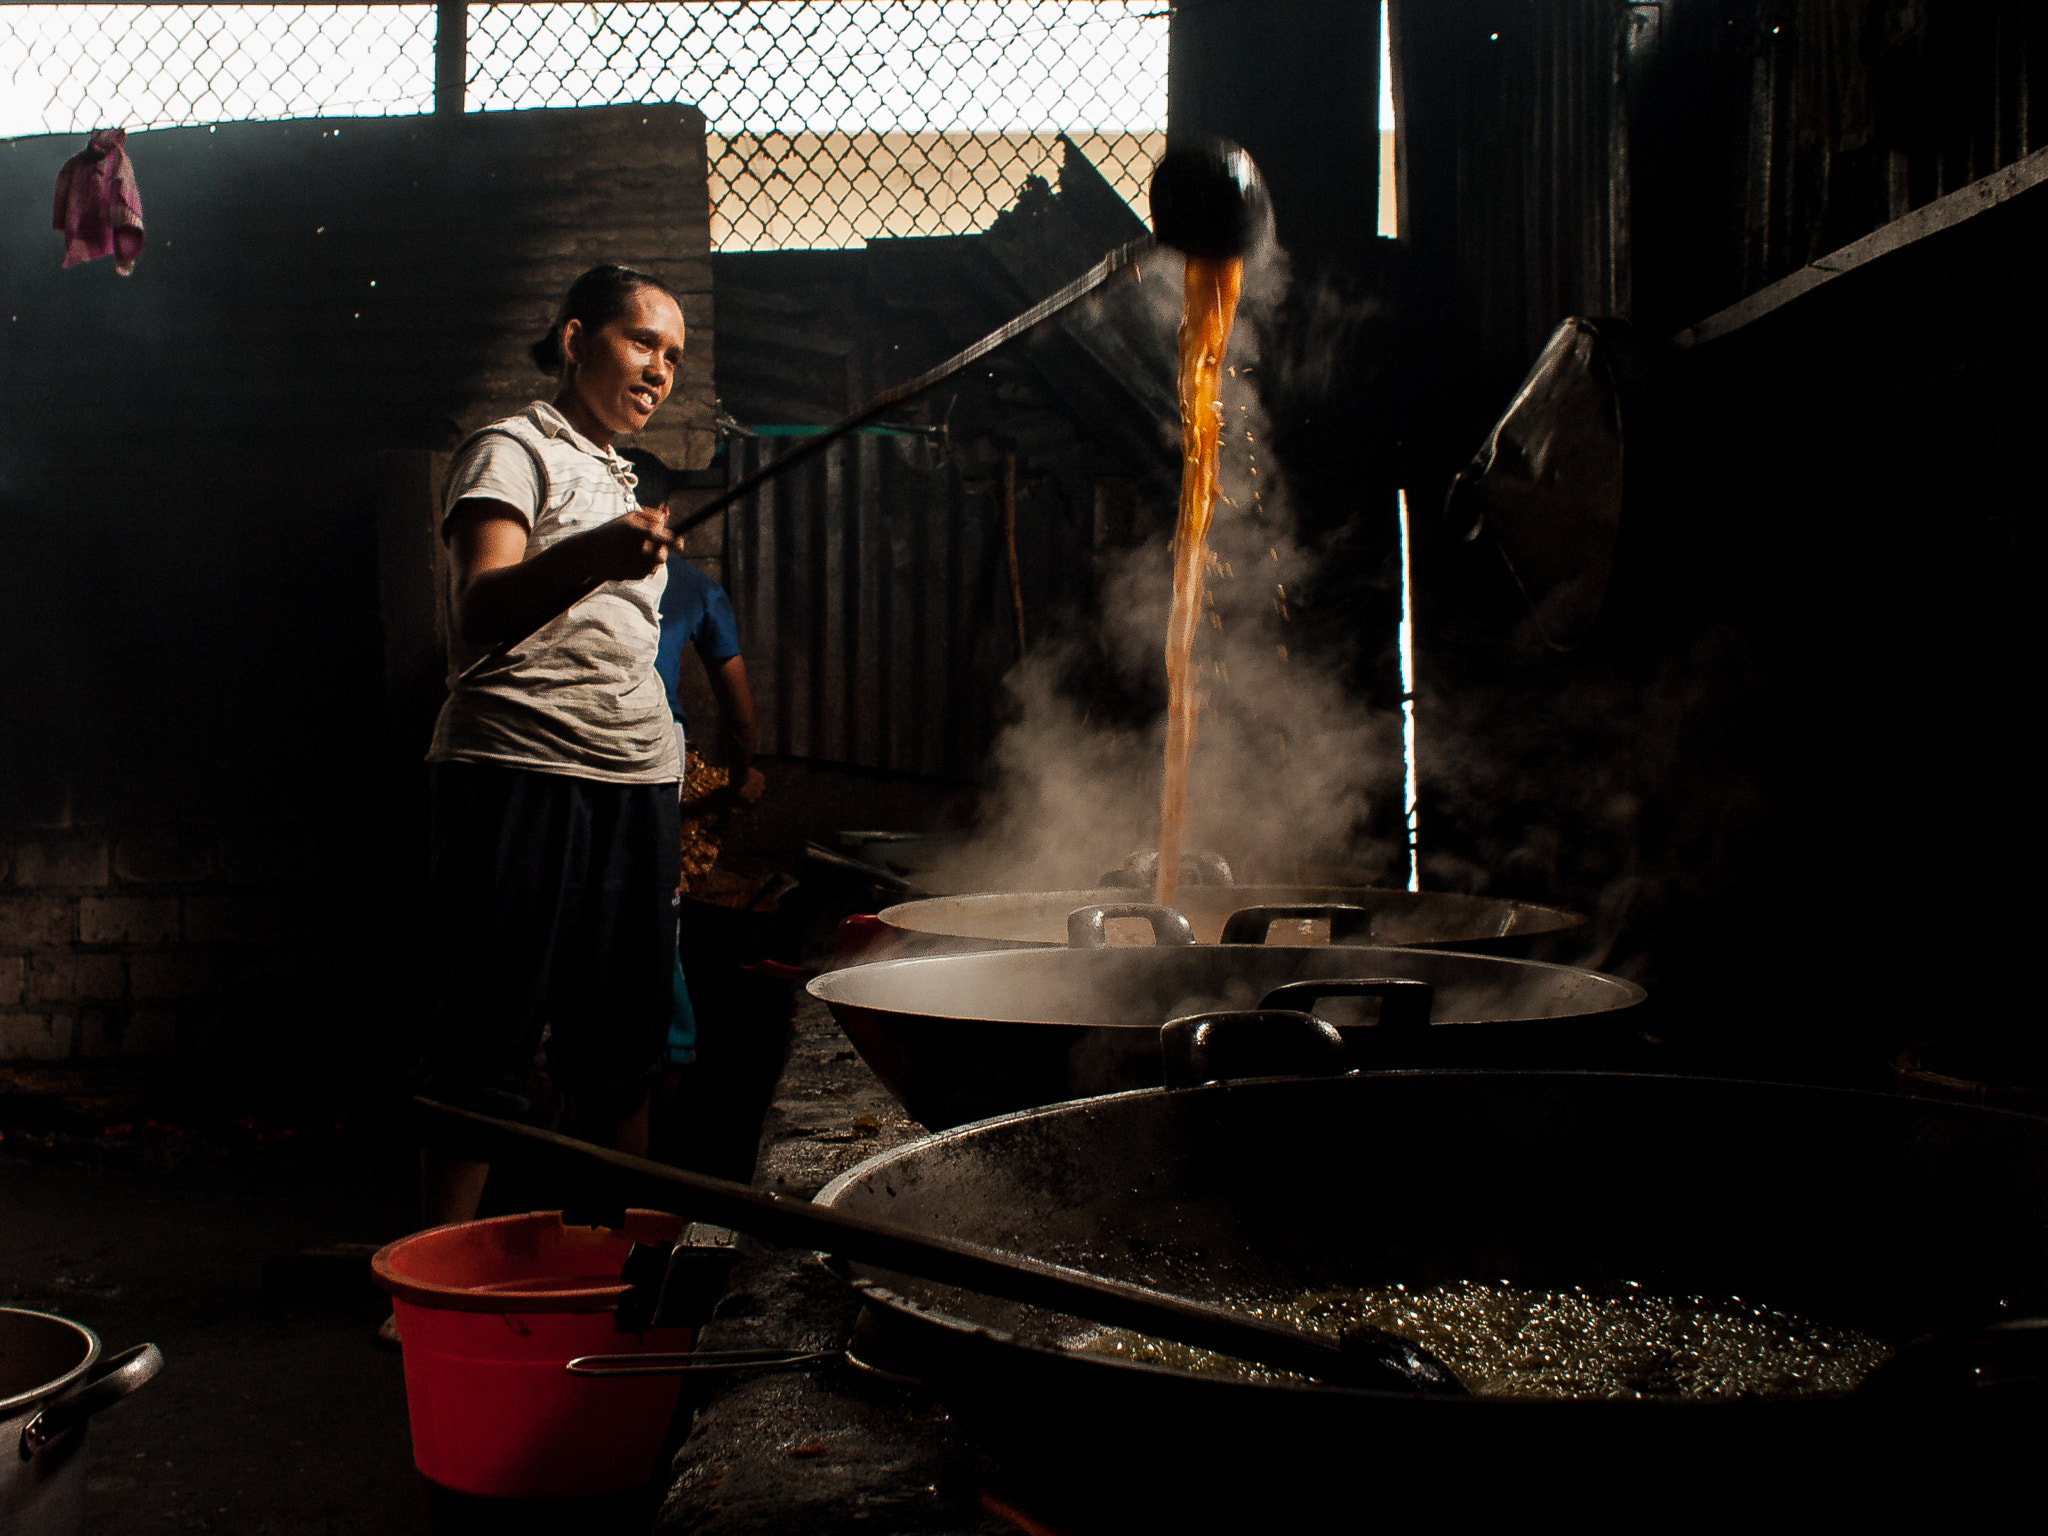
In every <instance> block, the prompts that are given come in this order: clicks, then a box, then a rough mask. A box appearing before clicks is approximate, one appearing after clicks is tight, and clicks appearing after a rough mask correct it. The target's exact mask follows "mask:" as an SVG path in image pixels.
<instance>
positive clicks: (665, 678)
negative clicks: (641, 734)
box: [654, 559, 740, 727]
mask: <svg viewBox="0 0 2048 1536" xmlns="http://www.w3.org/2000/svg"><path fill="white" fill-rule="evenodd" d="M686 645H694V646H695V647H696V648H697V654H698V655H699V656H701V657H703V658H704V665H705V666H707V667H708V666H711V665H713V664H715V663H717V662H721V661H730V660H731V659H732V658H733V657H735V656H737V655H739V653H740V627H739V623H738V621H737V620H735V619H734V618H733V616H732V603H731V602H730V601H728V600H727V598H726V595H725V588H723V587H721V586H720V585H719V584H718V583H717V582H715V581H713V580H712V579H711V578H710V577H709V576H706V575H705V574H704V573H703V572H702V571H700V570H699V569H698V568H697V567H696V566H694V565H692V564H690V562H689V561H687V560H678V559H671V560H670V561H669V562H668V587H667V589H666V590H665V591H664V592H663V593H662V594H661V648H660V649H659V650H657V651H656V652H655V653H654V670H655V671H656V672H658V673H660V674H661V686H662V687H664V688H666V689H667V690H668V708H669V713H670V714H672V715H674V716H675V717H676V719H678V720H682V719H683V701H682V700H681V699H680V698H679V697H677V694H676V679H677V678H678V677H680V676H681V675H682V670H683V647H684V646H686ZM688 723H689V722H688V721H684V725H685V726H686V727H687V725H688Z"/></svg>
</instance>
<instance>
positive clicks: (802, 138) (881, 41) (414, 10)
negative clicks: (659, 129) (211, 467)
mask: <svg viewBox="0 0 2048 1536" xmlns="http://www.w3.org/2000/svg"><path fill="white" fill-rule="evenodd" d="M468 30H469V42H468V69H467V77H468V89H467V106H468V109H469V110H470V111H507V110H516V109H520V108H531V107H572V106H598V105H603V104H610V103H621V102H637V101H682V102H690V103H694V104H695V105H697V106H699V107H701V108H702V109H703V111H704V114H705V117H706V120H707V122H708V125H709V129H710V135H711V143H710V156H711V195H712V240H713V243H714V244H715V245H716V246H717V247H718V248H719V249H722V250H759V249H774V248H782V247H791V246H796V247H821V246H843V245H857V244H859V243H860V242H862V241H863V240H866V239H870V238H875V237H881V236H902V235H938V234H964V233H968V232H971V231H973V230H977V229H983V228H986V227H987V226H988V224H989V222H990V221H991V220H992V219H993V218H994V217H995V215H996V213H997V212H999V211H1000V210H1001V209H1002V208H1004V207H1006V206H1008V204H1009V203H1011V202H1012V201H1014V200H1015V198H1016V195H1017V190H1018V188H1019V187H1020V186H1021V185H1022V184H1023V181H1024V179H1025V177H1027V176H1029V175H1034V174H1036V175H1043V176H1047V177H1048V179H1050V178H1051V177H1052V176H1053V175H1055V174H1056V173H1057V167H1058V164H1059V150H1058V146H1057V143H1056V136H1057V135H1058V134H1060V133H1066V134H1067V135H1069V136H1070V137H1071V138H1073V139H1074V140H1075V141H1076V142H1077V143H1078V144H1079V145H1080V147H1081V148H1082V149H1083V150H1084V151H1085V152H1086V153H1087V155H1088V156H1089V158H1090V159H1091V160H1093V161H1094V162H1095V164H1096V166H1097V167H1098V168H1099V169H1100V170H1101V171H1102V173H1103V175H1104V176H1106V177H1107V178H1108V180H1109V182H1110V184H1111V185H1112V186H1114V187H1115V188H1116V189H1117V190H1118V191H1119V192H1120V193H1122V194H1123V196H1124V197H1125V198H1126V199H1128V200H1129V201H1130V202H1131V204H1132V205H1133V206H1134V207H1135V208H1136V209H1137V210H1138V212H1139V213H1140V214H1141V215H1142V214H1144V213H1145V212H1146V211H1147V210H1146V205H1145V195H1144V188H1145V181H1146V178H1147V177H1148V176H1149V174H1150V172H1151V168H1152V163H1153V161H1154V160H1155V159H1156V158H1157V156H1158V154H1159V151H1160V149H1161V147H1162V145H1163V143H1164V137H1165V127H1166V49H1167V10H1166V6H1165V4H1164V3H1163V0H718V3H703V0H692V3H683V4H613V5H575V4H539V5H489V6H486V5H472V6H470V7H469V27H468ZM434 39H435V9H434V7H432V6H408V5H355V6H347V5H342V6H139V5H127V6H104V7H102V6H48V5H46V6H6V7H0V133H7V134H20V133H47V132H73V131H84V130H86V129H90V128H94V127H103V126H112V125H120V126H125V127H128V128H131V129H138V128H156V127H168V126H172V125H176V124H185V123H201V122H218V121H224V120H230V119H241V118H275V117H311V116H322V117H326V116H379V115H383V114H387V113H409V112H424V111H428V110H431V108H432V106H433V100H434Z"/></svg>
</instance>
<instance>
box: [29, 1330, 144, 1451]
mask: <svg viewBox="0 0 2048 1536" xmlns="http://www.w3.org/2000/svg"><path fill="white" fill-rule="evenodd" d="M163 1368H164V1356H163V1351H162V1350H160V1349H158V1348H157V1347H156V1346H155V1345H154V1344H138V1345H136V1346H135V1347H134V1348H133V1349H124V1350H122V1351H121V1353H120V1354H118V1355H116V1356H114V1358H113V1359H111V1360H109V1361H107V1362H106V1363H105V1364H104V1365H102V1366H101V1368H100V1369H99V1370H98V1371H97V1372H95V1373H94V1374H93V1375H92V1376H90V1377H88V1378H87V1382H86V1385H85V1386H84V1387H83V1388H81V1389H80V1390H79V1391H76V1392H73V1393H71V1394H69V1395H68V1396H66V1397H63V1398H60V1399H58V1401H56V1402H54V1403H52V1404H50V1406H49V1407H47V1408H45V1409H44V1410H43V1411H42V1412H41V1413H39V1414H37V1415H36V1416H35V1417H34V1418H32V1419H30V1420H29V1421H28V1423H27V1424H25V1425H23V1426H22V1431H21V1459H22V1460H23V1461H27V1460H28V1459H29V1458H30V1457H31V1456H33V1455H35V1453H36V1452H37V1451H39V1450H41V1449H42V1448H43V1447H44V1446H45V1445H48V1444H49V1443H50V1442H51V1441H52V1440H54V1439H56V1438H57V1437H58V1436H59V1435H61V1434H65V1433H67V1432H68V1431H70V1430H74V1429H76V1428H78V1426H79V1425H81V1424H83V1423H84V1422H85V1421H86V1420H87V1419H89V1418H91V1417H92V1416H93V1415H94V1414H96V1413H98V1412H99V1411H100V1410H101V1409H103V1408H111V1407H113V1406H114V1404H116V1403H118V1402H119V1401H121V1399H122V1398H124V1397H126V1396H127V1395H128V1394H129V1393H130V1392H133V1391H134V1390H135V1389H136V1388H137V1387H139V1386H141V1385H142V1384H143V1383H144V1382H146V1381H148V1380H149V1379H150V1377H152V1376H154V1375H155V1374H156V1373H157V1372H158V1371H160V1370H162V1369H163Z"/></svg>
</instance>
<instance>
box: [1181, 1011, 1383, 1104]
mask: <svg viewBox="0 0 2048 1536" xmlns="http://www.w3.org/2000/svg"><path fill="white" fill-rule="evenodd" d="M1159 1052H1160V1055H1161V1056H1162V1057H1163V1058H1164V1063H1165V1068H1166V1086H1167V1087H1169V1088H1194V1087H1198V1086H1200V1085H1201V1084H1203V1083H1218V1082H1229V1081H1230V1080H1231V1079H1232V1078H1238V1077H1339V1076H1342V1075H1343V1073H1344V1072H1346V1071H1347V1070H1349V1069H1348V1067H1347V1065H1346V1062H1345V1059H1344V1037H1343V1036H1342V1035H1340V1034H1338V1033H1337V1027H1336V1026H1335V1025H1334V1024H1326V1023H1324V1022H1323V1021H1322V1020H1321V1019H1318V1018H1314V1017H1312V1016H1311V1015H1309V1014H1306V1013H1298V1012H1296V1011H1294V1010H1293V1009H1290V1008H1245V1009H1240V1010H1237V1011H1235V1012H1229V1013H1195V1014H1190V1015H1188V1016H1187V1017H1186V1018H1183V1019H1169V1020H1167V1022H1166V1024H1165V1025H1164V1026H1163V1027H1162V1028H1161V1029H1160V1031H1159Z"/></svg>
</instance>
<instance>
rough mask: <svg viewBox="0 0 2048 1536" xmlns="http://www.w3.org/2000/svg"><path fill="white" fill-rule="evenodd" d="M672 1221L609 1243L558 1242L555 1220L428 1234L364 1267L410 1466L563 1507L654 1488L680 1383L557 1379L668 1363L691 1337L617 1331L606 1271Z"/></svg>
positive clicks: (579, 1230)
mask: <svg viewBox="0 0 2048 1536" xmlns="http://www.w3.org/2000/svg"><path fill="white" fill-rule="evenodd" d="M681 1225H682V1224H681V1222H680V1221H679V1220H678V1219H677V1218H676V1217H674V1216H666V1215H663V1214H661V1213H660V1212H658V1211H632V1212H629V1213H628V1215H627V1218H626V1226H625V1228H624V1229H623V1230H622V1231H617V1232H612V1231H605V1230H592V1229H589V1228H584V1227H565V1226H563V1225H562V1219H561V1213H560V1212H558V1211H536V1212H534V1213H533V1214H531V1215H527V1216H500V1217H497V1218H496V1219H494V1220H491V1221H467V1222H459V1223H457V1224H456V1225H454V1226H449V1227H436V1228H434V1229H433V1230H432V1231H429V1232H420V1233H416V1234H414V1235H413V1236H411V1237H407V1238H401V1239H400V1240H399V1241H397V1242H395V1243H392V1244H390V1245H389V1246H388V1247H386V1248H383V1249H381V1250H380V1251H379V1252H378V1254H377V1256H376V1258H375V1259H374V1260H372V1261H371V1263H372V1268H373V1269H374V1270H375V1272H376V1276H377V1283H378V1284H379V1285H381V1286H383V1287H384V1289H385V1290H387V1291H389V1292H390V1293H391V1298H392V1310H393V1311H394V1312H396V1314H397V1316H398V1337H399V1342H400V1343H401V1344H402V1345H403V1346H404V1350H405V1401H406V1409H407V1412H408V1413H409V1415H410V1416H411V1419H412V1457H413V1463H414V1465H416V1466H417V1467H418V1468H419V1469H420V1471H421V1473H422V1474H423V1475H425V1476H426V1477H429V1478H431V1479H432V1480H433V1481H435V1482H437V1483H439V1484H441V1486H443V1487H444V1488H452V1489H455V1490H456V1491H457V1492H460V1493H473V1494H481V1495H483V1496H485V1497H489V1498H574V1497H584V1496H588V1495H592V1494H601V1493H616V1492H619V1491H622V1490H624V1489H628V1488H637V1487H639V1486H640V1485H641V1484H643V1483H645V1482H646V1481H647V1479H648V1478H649V1477H650V1476H652V1475H653V1472H654V1463H655V1459H656V1458H657V1457H658V1456H659V1455H660V1454H661V1442H662V1438H663V1436H664V1435H666V1433H667V1432H668V1423H669V1417H670V1415H671V1414H673V1413H674V1412H675V1405H676V1395H677V1393H678V1392H679V1391H680V1390H681V1387H682V1378H681V1377H680V1375H673V1374H671V1375H658V1376H652V1375H651V1376H616V1375H614V1376H584V1375H571V1374H570V1373H569V1371H568V1369H567V1367H568V1364H569V1362H570V1361H571V1360H574V1359H577V1358H578V1357H580V1356H583V1355H624V1354H679V1353H681V1352H683V1351H685V1350H687V1349H689V1347H690V1346H691V1344H692V1342H693V1341H694V1340H695V1337H696V1330H695V1329H694V1328H650V1329H648V1330H647V1331H646V1332H644V1333H619V1332H617V1331H615V1326H614V1321H613V1308H614V1307H615V1306H616V1304H617V1302H618V1299H619V1297H620V1296H622V1295H623V1294H624V1293H625V1290H626V1287H625V1286H624V1285H623V1284H621V1283H620V1280H619V1269H620V1267H621V1266H622V1265H623V1264H624V1263H625V1262H626V1255H627V1254H628V1253H629V1252H630V1251H631V1250H632V1247H633V1244H634V1243H636V1242H643V1243H672V1242H674V1241H675V1239H676V1235H677V1233H678V1232H679V1231H680V1230H681Z"/></svg>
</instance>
